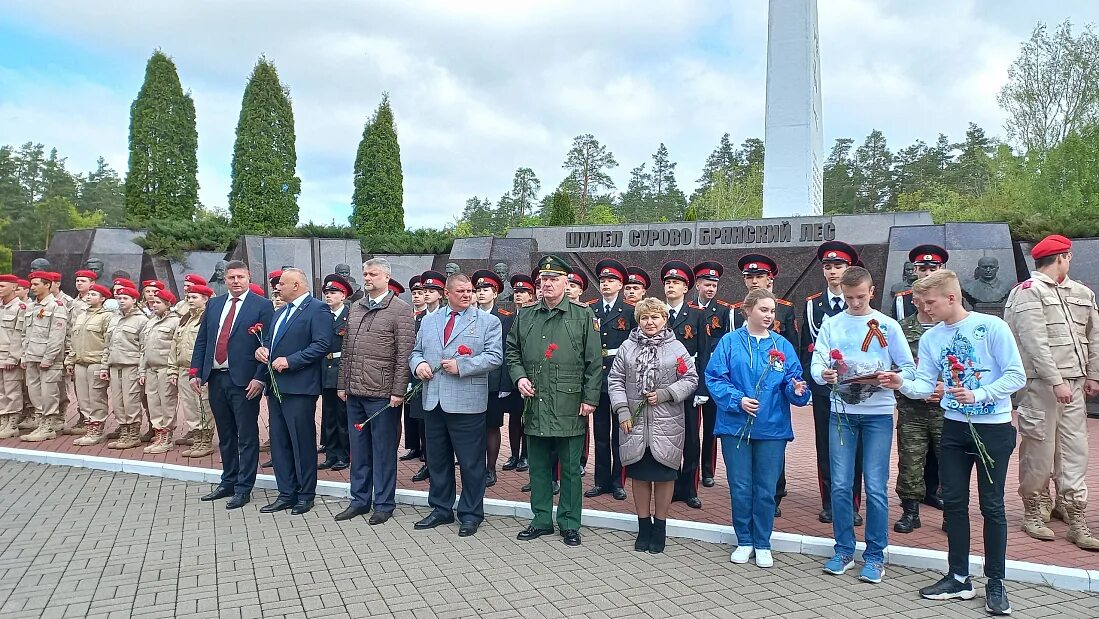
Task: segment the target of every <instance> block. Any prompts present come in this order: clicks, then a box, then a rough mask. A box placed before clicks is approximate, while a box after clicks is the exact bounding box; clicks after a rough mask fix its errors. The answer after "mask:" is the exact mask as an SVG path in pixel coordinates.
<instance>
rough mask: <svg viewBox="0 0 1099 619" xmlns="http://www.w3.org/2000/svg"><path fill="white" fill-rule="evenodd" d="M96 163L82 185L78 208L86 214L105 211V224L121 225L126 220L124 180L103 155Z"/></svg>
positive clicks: (77, 202) (77, 203)
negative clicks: (93, 169)
mask: <svg viewBox="0 0 1099 619" xmlns="http://www.w3.org/2000/svg"><path fill="white" fill-rule="evenodd" d="M95 165H96V168H95V171H93V172H89V173H88V178H87V179H86V180H85V181H84V183H83V184H82V185H81V186H80V196H79V197H78V198H77V201H76V208H77V210H78V211H80V212H81V213H85V214H86V213H94V212H95V211H100V212H102V213H103V216H104V224H105V225H108V226H121V225H122V224H124V223H125V222H126V210H125V206H126V204H125V194H124V192H123V189H122V180H121V179H120V178H118V172H115V171H114V168H112V167H111V166H109V165H108V164H107V161H106V160H105V159H104V158H103V157H100V158H99V160H98V161H96V164H95Z"/></svg>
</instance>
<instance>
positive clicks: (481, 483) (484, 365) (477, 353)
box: [408, 273, 504, 537]
mask: <svg viewBox="0 0 1099 619" xmlns="http://www.w3.org/2000/svg"><path fill="white" fill-rule="evenodd" d="M446 298H447V301H448V308H447V309H446V311H441V312H434V313H432V314H431V315H429V316H426V317H425V318H424V319H423V322H422V323H421V325H420V330H419V332H418V333H417V334H416V345H415V346H414V347H413V349H412V354H411V355H410V357H409V361H408V367H409V369H411V370H412V371H413V372H415V374H416V376H417V377H418V378H420V379H421V380H422V381H424V386H423V393H422V396H423V406H424V434H425V435H426V439H427V445H428V449H427V468H428V471H429V472H430V473H431V477H430V479H431V486H430V488H429V490H428V495H427V502H428V504H429V505H431V507H432V512H431V513H430V514H428V515H427V517H426V518H424V519H423V520H420V521H419V522H417V523H416V525H415V528H417V529H433V528H435V527H437V526H439V525H441V524H449V523H452V522H454V494H455V486H454V459H455V458H457V460H458V466H459V467H460V468H461V474H462V496H461V498H460V499H459V500H458V520H459V521H460V522H461V527H460V528H459V530H458V535H459V537H467V536H470V535H473V534H474V533H476V532H477V528H478V527H479V526H480V525H481V521H482V520H484V518H485V505H484V503H485V474H486V470H487V469H486V465H485V449H486V445H485V410H486V409H487V408H488V387H489V385H488V375H489V373H490V372H492V370H494V369H496V368H498V367H500V366H501V365H502V364H503V362H504V344H503V334H502V330H501V327H500V319H499V318H497V317H496V316H493V315H492V314H491V313H489V312H485V311H482V310H480V309H478V308H477V307H476V306H474V305H472V303H473V284H472V282H470V279H469V276H467V275H465V274H463V273H455V274H454V275H451V276H450V277H448V278H447V280H446Z"/></svg>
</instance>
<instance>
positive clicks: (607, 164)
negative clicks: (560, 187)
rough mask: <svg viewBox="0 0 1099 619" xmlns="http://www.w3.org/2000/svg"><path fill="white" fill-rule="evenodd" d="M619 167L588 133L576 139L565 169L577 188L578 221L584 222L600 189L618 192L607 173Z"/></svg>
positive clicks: (566, 158) (612, 155)
mask: <svg viewBox="0 0 1099 619" xmlns="http://www.w3.org/2000/svg"><path fill="white" fill-rule="evenodd" d="M617 165H618V162H617V161H615V159H614V154H613V153H611V152H610V151H608V150H607V147H606V146H603V145H602V144H600V143H599V140H597V139H595V136H593V135H592V134H590V133H585V134H584V135H578V136H576V137H575V138H573V141H572V148H571V149H569V152H568V155H566V157H565V163H564V164H563V165H562V166H561V167H563V168H565V169H566V170H568V171H569V178H571V179H572V181H573V183H575V186H576V188H577V193H576V194H575V201H576V216H577V219H579V220H580V221H584V217H585V215H586V214H587V209H588V207H589V206H591V204H592V202H593V201H594V199H595V194H596V192H598V191H599V190H600V189H614V181H613V180H611V177H610V175H609V174H607V172H606V171H607V170H609V169H610V168H613V167H616V166H617Z"/></svg>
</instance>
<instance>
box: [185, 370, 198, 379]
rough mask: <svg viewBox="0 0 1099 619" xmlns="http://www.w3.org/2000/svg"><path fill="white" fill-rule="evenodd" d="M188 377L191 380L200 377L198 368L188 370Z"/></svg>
mask: <svg viewBox="0 0 1099 619" xmlns="http://www.w3.org/2000/svg"><path fill="white" fill-rule="evenodd" d="M187 375H188V376H190V377H191V378H194V377H196V376H198V368H190V369H189V370H187Z"/></svg>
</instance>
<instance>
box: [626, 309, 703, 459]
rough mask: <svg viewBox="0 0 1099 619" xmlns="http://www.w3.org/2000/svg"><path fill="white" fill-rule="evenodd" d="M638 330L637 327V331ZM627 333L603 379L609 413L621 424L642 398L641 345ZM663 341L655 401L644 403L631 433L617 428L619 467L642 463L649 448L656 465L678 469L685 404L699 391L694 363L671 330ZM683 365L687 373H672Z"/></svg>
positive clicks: (683, 429)
mask: <svg viewBox="0 0 1099 619" xmlns="http://www.w3.org/2000/svg"><path fill="white" fill-rule="evenodd" d="M635 331H636V329H635ZM632 336H633V334H631V337H630V339H628V340H626V342H625V343H624V344H622V346H620V347H619V348H618V355H617V356H615V358H614V364H613V365H612V366H611V370H610V373H609V374H608V375H607V393H608V395H609V397H610V401H611V410H612V411H614V412H615V413H616V414H617V415H618V422H619V423H620V424H621V423H622V422H623V421H626V420H627V419H629V418H630V416H631V415H632V414H633V412H634V411H635V410H637V405H638V404H640V403H641V399H642V397H641V394H640V393H638V390H637V355H638V353H639V350H640V348H641V347H640V345H639V344H637V343H636V342H635V341H634V339H633V337H632ZM665 336H666V337H665V340H664V342H663V343H662V344H661V345H660V347H659V350H658V353H657V360H658V364H659V367H660V369H659V371H658V373H657V378H656V393H657V396H658V397H659V403H658V404H657V405H656V406H649V405H646V406H645V407H644V409H643V410H642V411H641V417H640V418H639V419H638V420H637V423H636V424H635V425H634V426H633V428H631V429H630V433H629V434H626V433H625V432H622V428H621V427H619V428H618V433H619V434H618V436H619V440H620V441H621V443H620V447H619V455H620V456H621V458H622V464H623V465H629V464H633V463H635V462H638V461H639V460H641V458H642V456H644V455H645V448H646V447H647V448H648V449H649V450H650V451H651V452H652V454H653V457H654V458H655V459H656V461H657V462H659V463H661V464H663V465H665V466H669V467H671V468H673V469H679V468H680V465H681V464H682V462H683V441H684V437H685V435H686V430H685V427H684V415H683V401H684V400H686V399H687V398H689V397H692V396H693V395H694V393H695V388H696V387H698V372H697V370H696V369H695V363H694V359H692V358H691V356H690V355H688V354H687V349H686V348H684V347H683V344H681V343H680V342H679V340H677V339H675V335H674V334H673V333H672V332H671V331H665ZM680 358H682V359H683V360H684V362H685V363H686V364H687V372H686V373H685V374H684V375H682V376H679V375H678V374H677V373H676V366H677V364H678V359H680Z"/></svg>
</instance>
